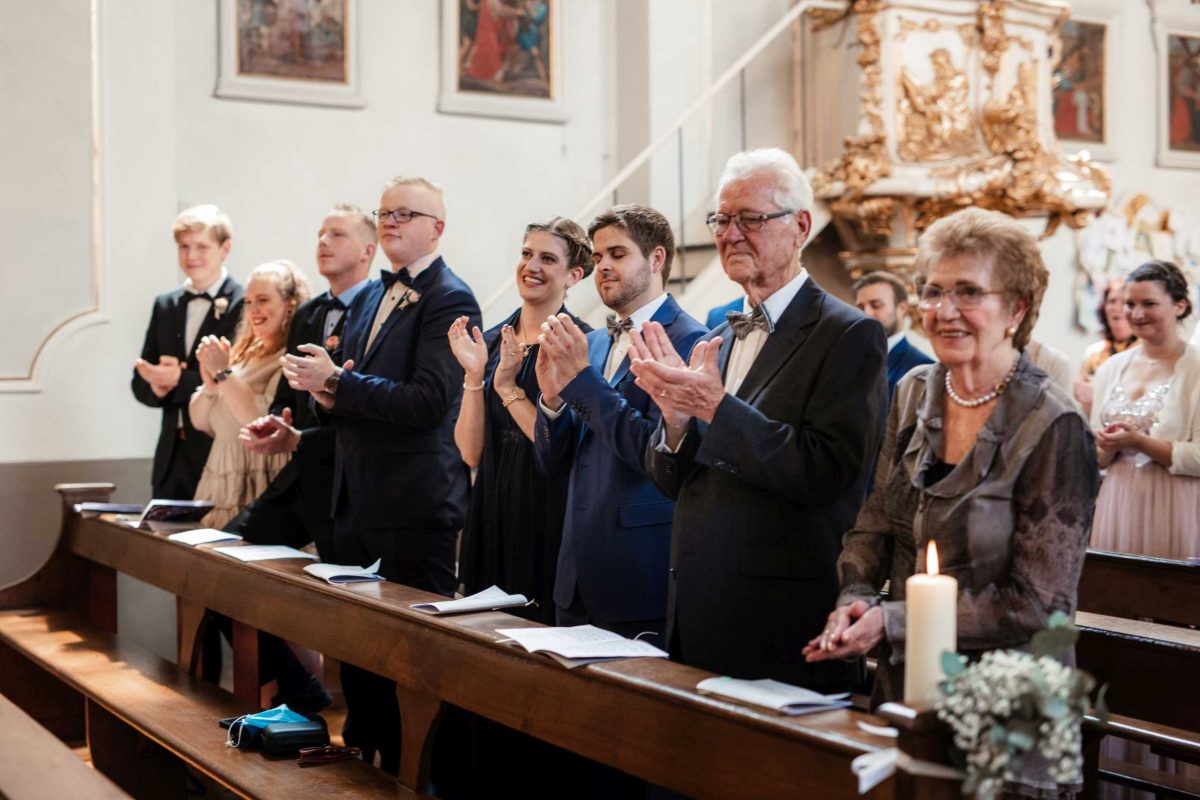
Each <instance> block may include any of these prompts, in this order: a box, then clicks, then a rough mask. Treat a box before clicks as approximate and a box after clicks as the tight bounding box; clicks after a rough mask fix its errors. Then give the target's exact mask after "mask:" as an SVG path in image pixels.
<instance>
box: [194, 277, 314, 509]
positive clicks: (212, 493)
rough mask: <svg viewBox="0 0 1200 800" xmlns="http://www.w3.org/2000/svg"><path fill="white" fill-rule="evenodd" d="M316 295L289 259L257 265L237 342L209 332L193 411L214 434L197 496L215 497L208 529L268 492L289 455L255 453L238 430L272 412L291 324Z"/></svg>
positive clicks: (199, 351) (201, 354) (201, 352)
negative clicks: (301, 306) (281, 360)
mask: <svg viewBox="0 0 1200 800" xmlns="http://www.w3.org/2000/svg"><path fill="white" fill-rule="evenodd" d="M310 294H311V292H310V290H309V287H308V281H307V280H306V279H305V277H304V276H303V275H302V274H300V272H299V271H298V270H297V269H296V267H295V265H293V264H292V263H291V262H290V261H282V260H281V261H272V262H269V263H266V264H262V265H261V266H258V267H255V269H254V271H253V272H251V273H250V278H249V280H248V281H247V282H246V295H245V308H244V311H243V312H242V321H241V324H240V325H239V327H238V333H237V340H236V341H235V342H234V343H233V344H230V342H229V340H228V339H224V338H217V337H215V336H206V337H204V339H202V340H201V342H200V347H199V348H198V349H197V351H196V356H197V359H198V360H199V362H200V376H201V378H202V379H203V383H202V384H201V385H200V388H198V389H197V390H196V392H195V394H193V395H192V399H191V402H190V404H189V406H188V413H189V415H190V416H191V419H192V424H193V425H195V426H196V429H197V430H200V431H203V432H204V433H207V434H208V435H209V436H211V437H213V446H212V450H210V451H209V454H208V461H207V462H206V463H205V465H204V472H203V473H202V474H201V476H200V483H199V484H198V485H197V487H196V499H197V500H211V501H212V502H213V510H212V511H210V512H209V513H208V514H207V515H206V516H205V517H204V520H203V522H202V524H203V525H204V526H205V527H209V528H222V527H224V526H225V525H226V524H227V523H228V522H229V521H230V520H231V519H233V518H234V517H235V516H237V514H238V512H240V511H241V510H242V508H243V507H245V506H246V505H248V504H249V503H250V501H251V500H253V499H254V498H256V497H258V496H259V495H260V494H262V492H263V490H265V489H266V488H267V485H268V484H269V483H270V482H271V481H272V479H274V477H275V476H276V475H277V474H279V471H280V470H281V469H283V467H284V465H285V464H287V461H288V458H290V456H289V455H288V454H286V453H283V454H279V455H260V454H256V453H251V452H249V451H248V450H247V449H246V448H244V447H242V445H241V442H240V441H239V440H238V431H239V430H241V428H242V426H244V425H246V424H248V423H249V422H251V421H252V420H254V419H256V418H258V417H261V416H263V415H264V414H266V413H267V409H268V406H270V404H271V399H272V398H273V397H274V396H275V387H276V386H277V385H278V383H279V377H280V370H281V368H282V364H281V362H280V359H281V358H282V356H283V354H284V352H285V350H286V349H287V334H288V326H289V325H291V322H292V317H293V316H294V314H295V311H296V307H297V306H299V305H300V304H301V303H303V302H305V301H306V300H308V298H309V296H310Z"/></svg>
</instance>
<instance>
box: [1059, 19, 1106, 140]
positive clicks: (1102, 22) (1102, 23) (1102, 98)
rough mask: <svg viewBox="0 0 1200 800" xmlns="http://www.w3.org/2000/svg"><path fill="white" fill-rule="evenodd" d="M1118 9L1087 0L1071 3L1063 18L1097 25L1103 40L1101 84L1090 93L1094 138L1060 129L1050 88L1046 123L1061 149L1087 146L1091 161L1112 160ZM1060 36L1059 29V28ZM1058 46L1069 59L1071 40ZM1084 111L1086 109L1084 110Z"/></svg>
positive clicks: (1065, 57)
mask: <svg viewBox="0 0 1200 800" xmlns="http://www.w3.org/2000/svg"><path fill="white" fill-rule="evenodd" d="M1119 17H1120V15H1119V13H1117V12H1116V11H1113V10H1112V9H1109V8H1106V7H1104V6H1101V5H1089V4H1087V3H1076V4H1074V5H1072V11H1071V16H1070V18H1069V19H1068V20H1066V21H1065V22H1064V25H1066V24H1068V23H1076V24H1080V25H1087V26H1093V27H1099V28H1102V29H1103V32H1102V34H1101V36H1102V41H1103V48H1104V51H1103V59H1104V61H1103V67H1102V69H1101V70H1099V75H1100V80H1101V81H1102V85H1101V87H1100V89H1099V91H1098V92H1094V93H1093V94H1092V102H1095V98H1098V99H1099V103H1100V106H1101V114H1100V134H1099V136H1098V137H1095V138H1084V137H1075V136H1071V135H1069V134H1063V133H1060V125H1059V121H1058V118H1057V116H1058V115H1057V108H1056V107H1055V105H1054V94H1055V91H1056V90H1055V89H1054V88H1053V87H1052V88H1051V111H1052V114H1051V119H1050V125H1051V127H1052V128H1053V130H1054V135H1055V138H1057V139H1058V141H1059V143H1060V144H1061V145H1062V147H1063V149H1065V150H1068V151H1071V152H1078V151H1080V150H1087V151H1088V153H1089V154H1090V155H1091V157H1092V159H1093V160H1095V161H1115V160H1116V149H1115V148H1114V147H1113V141H1112V136H1113V125H1112V109H1114V108H1116V105H1115V102H1114V96H1113V84H1114V81H1113V59H1112V54H1113V52H1114V50H1115V46H1116V45H1117V43H1118V32H1119V25H1120V20H1119ZM1060 37H1061V29H1060ZM1059 46H1060V47H1061V48H1062V57H1063V59H1070V58H1071V57H1072V54H1071V52H1070V51H1071V44H1070V43H1069V42H1067V41H1065V40H1062V41H1060V45H1059ZM1085 113H1086V112H1085Z"/></svg>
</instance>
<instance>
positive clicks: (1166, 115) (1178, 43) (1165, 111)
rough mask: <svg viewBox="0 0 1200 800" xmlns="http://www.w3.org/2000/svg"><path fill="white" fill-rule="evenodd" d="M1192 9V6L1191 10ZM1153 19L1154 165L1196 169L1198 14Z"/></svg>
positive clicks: (1199, 139) (1199, 157) (1199, 151)
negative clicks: (1155, 75) (1155, 62)
mask: <svg viewBox="0 0 1200 800" xmlns="http://www.w3.org/2000/svg"><path fill="white" fill-rule="evenodd" d="M1192 8H1193V9H1195V7H1194V6H1193V7H1192ZM1161 10H1162V11H1163V12H1164V13H1162V14H1161V16H1158V17H1156V19H1155V26H1154V27H1155V31H1154V34H1155V43H1156V45H1157V48H1158V87H1157V88H1158V91H1157V94H1158V164H1159V166H1163V167H1192V168H1200V13H1198V12H1197V11H1196V10H1192V11H1191V13H1190V14H1185V13H1181V12H1180V13H1174V14H1172V13H1170V10H1171V9H1170V7H1169V6H1168V7H1164V8H1161Z"/></svg>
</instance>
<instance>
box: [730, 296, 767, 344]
mask: <svg viewBox="0 0 1200 800" xmlns="http://www.w3.org/2000/svg"><path fill="white" fill-rule="evenodd" d="M725 319H727V320H729V325H730V327H731V328H733V335H734V336H736V337H737V338H738V339H739V340H740V339H745V338H746V337H747V336H749V335H750V331H752V330H754V329H755V328H761V329H762V330H764V331H766V332H767V333H774V332H775V323H774V322H772V321H771V315H770V314H768V313H767V309H766V308H764V307H763V306H762V304H761V303H760V304H759V305H756V306H755V307H754V309H753V310H752V311H751V312H750V313H749V314H742V313H739V312H737V311H729V312H726V314H725Z"/></svg>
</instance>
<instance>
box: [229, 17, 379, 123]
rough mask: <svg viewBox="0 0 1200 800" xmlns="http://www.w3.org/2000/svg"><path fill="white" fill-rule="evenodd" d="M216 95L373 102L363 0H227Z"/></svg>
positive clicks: (348, 104) (354, 105) (329, 103)
mask: <svg viewBox="0 0 1200 800" xmlns="http://www.w3.org/2000/svg"><path fill="white" fill-rule="evenodd" d="M220 9H221V12H220V18H219V20H218V26H219V31H220V34H219V38H220V70H219V73H218V76H217V88H216V95H217V97H228V98H235V99H238V100H266V101H269V102H276V103H302V104H308V105H324V106H345V107H350V108H361V107H363V106H365V105H366V100H365V99H364V98H363V96H362V94H361V91H360V85H359V75H358V37H357V35H356V31H357V29H358V2H357V0H220Z"/></svg>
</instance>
